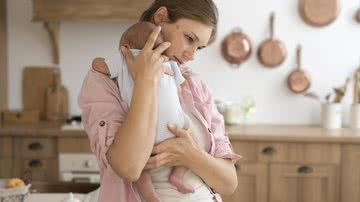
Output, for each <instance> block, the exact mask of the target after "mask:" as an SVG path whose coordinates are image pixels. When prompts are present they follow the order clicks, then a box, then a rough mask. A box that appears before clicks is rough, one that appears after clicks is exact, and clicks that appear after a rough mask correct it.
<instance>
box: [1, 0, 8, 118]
mask: <svg viewBox="0 0 360 202" xmlns="http://www.w3.org/2000/svg"><path fill="white" fill-rule="evenodd" d="M6 13H7V12H6V0H0V111H2V110H6V109H8V78H7V77H8V68H7V65H8V63H7V40H6V24H7V23H6Z"/></svg>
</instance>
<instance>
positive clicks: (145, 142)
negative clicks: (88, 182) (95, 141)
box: [107, 27, 170, 181]
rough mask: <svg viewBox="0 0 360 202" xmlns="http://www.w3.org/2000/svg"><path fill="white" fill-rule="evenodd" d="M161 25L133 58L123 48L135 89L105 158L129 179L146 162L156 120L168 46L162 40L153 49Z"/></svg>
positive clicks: (135, 176) (140, 170)
mask: <svg viewBox="0 0 360 202" xmlns="http://www.w3.org/2000/svg"><path fill="white" fill-rule="evenodd" d="M160 29H161V28H160V27H158V28H157V29H155V31H154V32H153V33H152V34H151V35H150V36H149V39H148V41H147V43H146V44H145V46H144V48H143V49H142V51H141V52H140V54H139V55H138V57H137V58H136V60H134V59H133V58H132V54H131V52H130V50H128V49H126V48H124V47H122V53H123V54H124V56H125V59H126V62H127V65H128V68H129V71H130V72H132V76H133V78H134V91H133V95H132V101H131V104H130V109H129V112H128V114H127V117H126V120H125V122H124V123H123V125H122V126H121V127H120V128H119V130H118V132H117V133H116V137H115V140H114V142H113V144H112V145H111V146H110V148H109V150H108V153H107V157H108V159H109V162H110V164H111V166H112V168H113V170H114V171H115V172H116V173H117V174H118V175H119V176H121V177H123V178H125V179H126V180H128V181H136V180H137V179H138V178H139V177H140V174H141V172H142V170H143V168H144V166H145V164H146V162H147V161H148V159H149V157H150V154H151V150H152V148H153V144H154V141H155V130H156V121H157V101H156V97H157V93H156V91H157V81H158V79H159V78H160V76H161V75H162V74H163V69H162V66H161V64H162V62H164V60H165V58H164V57H162V56H161V54H162V53H163V52H164V51H165V50H166V49H167V48H168V47H169V46H170V43H168V42H165V43H162V44H161V45H160V46H158V47H157V48H156V49H155V50H153V47H154V43H155V41H156V39H157V37H158V35H159V32H160Z"/></svg>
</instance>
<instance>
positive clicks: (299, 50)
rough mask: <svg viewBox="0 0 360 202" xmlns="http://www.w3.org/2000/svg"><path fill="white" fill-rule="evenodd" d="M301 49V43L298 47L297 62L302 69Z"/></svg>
mask: <svg viewBox="0 0 360 202" xmlns="http://www.w3.org/2000/svg"><path fill="white" fill-rule="evenodd" d="M301 49H302V47H301V45H300V44H299V45H298V46H297V49H296V63H297V68H298V69H301Z"/></svg>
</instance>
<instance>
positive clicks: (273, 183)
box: [223, 141, 360, 202]
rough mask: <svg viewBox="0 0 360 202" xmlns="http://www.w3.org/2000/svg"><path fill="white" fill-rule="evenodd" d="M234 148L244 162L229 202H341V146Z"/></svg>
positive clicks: (240, 144)
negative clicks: (235, 188) (236, 186)
mask: <svg viewBox="0 0 360 202" xmlns="http://www.w3.org/2000/svg"><path fill="white" fill-rule="evenodd" d="M233 148H234V150H235V152H236V153H238V154H240V155H242V156H243V159H241V160H239V162H237V174H238V188H237V190H236V192H235V193H234V194H233V195H231V196H223V199H224V201H225V202H240V201H241V202H305V201H306V202H339V189H340V186H339V181H340V178H339V177H340V159H341V146H340V144H333V143H297V142H272V141H271V142H270V141H269V142H261V141H245V142H241V141H233ZM359 151H360V150H359ZM359 160H360V159H359ZM359 164H360V161H359ZM359 179H360V178H359ZM359 183H360V182H359Z"/></svg>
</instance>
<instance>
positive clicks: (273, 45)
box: [257, 13, 286, 68]
mask: <svg viewBox="0 0 360 202" xmlns="http://www.w3.org/2000/svg"><path fill="white" fill-rule="evenodd" d="M274 19H275V14H274V13H271V16H270V38H269V39H267V40H265V41H263V42H262V43H261V45H260V48H259V49H258V52H257V56H258V59H259V61H260V63H261V64H263V65H264V66H265V67H268V68H274V67H277V66H279V65H281V64H282V63H283V62H284V61H285V58H286V47H285V45H284V44H283V43H282V42H281V41H280V40H278V39H275V37H274Z"/></svg>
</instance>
